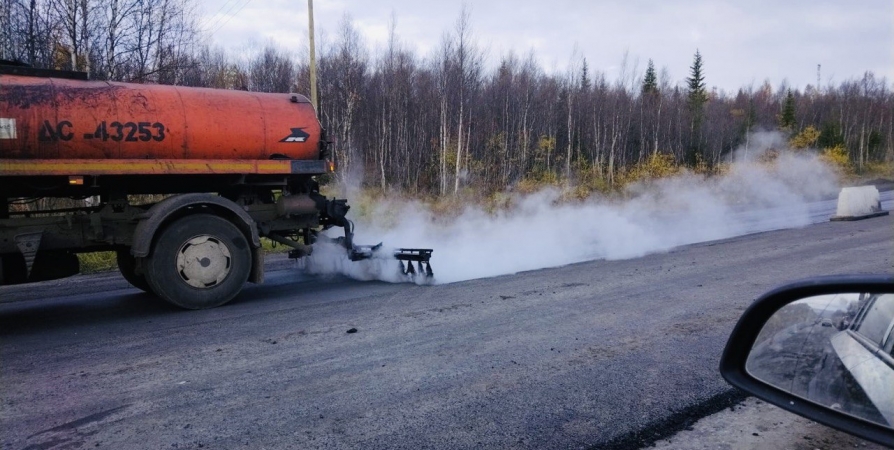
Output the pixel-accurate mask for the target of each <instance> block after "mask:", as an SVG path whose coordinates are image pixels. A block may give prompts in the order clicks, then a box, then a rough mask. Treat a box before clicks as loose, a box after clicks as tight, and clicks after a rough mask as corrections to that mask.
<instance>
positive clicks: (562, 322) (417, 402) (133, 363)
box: [0, 207, 894, 449]
mask: <svg viewBox="0 0 894 450" xmlns="http://www.w3.org/2000/svg"><path fill="white" fill-rule="evenodd" d="M887 209H890V207H888V208H887ZM435 255H437V253H435ZM532 257H536V255H532ZM892 258H894V216H887V217H880V218H874V219H870V220H864V221H857V222H823V223H819V224H816V225H811V226H808V227H805V228H800V229H789V230H778V231H771V232H765V233H759V234H753V235H749V236H742V237H737V238H732V239H727V240H723V241H716V242H710V243H703V244H696V245H690V246H686V247H681V248H678V249H675V250H673V251H670V252H667V253H661V254H653V255H649V256H646V257H643V258H638V259H633V260H624V261H592V262H586V263H580V264H574V265H570V266H566V267H561V268H554V269H544V270H537V271H532V272H525V273H520V274H517V275H510V276H502V277H496V278H489V279H479V280H472V281H466V282H461V283H454V284H447V285H436V286H415V285H409V284H404V285H395V284H386V283H379V282H357V281H352V280H346V279H343V278H335V279H318V278H311V277H307V276H304V275H301V274H298V273H296V271H294V270H279V271H274V272H270V273H268V280H267V283H266V284H264V285H259V286H251V285H250V286H248V287H247V288H246V289H245V290H244V291H243V293H242V294H241V295H240V296H239V297H238V298H237V299H236V300H235V301H233V302H232V303H230V304H228V305H226V306H224V307H221V308H217V309H213V310H207V311H188V312H184V311H179V310H176V309H174V308H172V307H169V306H167V305H165V304H163V303H161V302H159V301H156V300H155V299H153V298H152V297H150V296H148V295H146V294H143V293H141V292H139V291H137V290H136V289H132V288H128V287H127V285H126V283H125V282H124V281H123V280H122V279H121V278H120V277H119V276H117V274H105V275H98V276H85V277H75V278H72V279H69V280H65V281H57V282H48V283H42V284H40V285H31V286H27V287H25V286H12V287H7V288H2V289H0V297H3V303H2V304H0V393H2V404H0V429H2V430H3V431H2V438H0V439H2V448H3V449H7V448H8V449H54V448H60V449H61V448H93V447H103V448H199V447H204V448H296V449H310V448H413V449H415V448H445V449H453V448H636V447H638V446H641V445H643V444H645V443H648V442H651V440H654V439H655V438H659V437H664V436H667V435H668V434H669V433H671V432H673V431H675V430H676V429H679V428H680V427H681V425H680V424H681V423H682V424H684V425H682V426H685V424H686V423H689V422H691V421H692V420H693V419H696V418H698V417H700V416H704V415H707V414H711V413H713V412H715V411H716V410H717V409H719V408H722V407H723V406H724V405H725V404H726V403H724V402H729V401H735V400H737V399H739V398H741V397H740V396H738V394H736V393H734V391H733V390H732V388H730V387H729V385H727V384H726V383H725V382H724V381H723V380H722V378H721V377H720V375H719V374H718V372H717V365H718V359H719V357H720V353H721V351H722V348H723V346H724V344H725V343H726V338H727V337H728V335H729V332H730V331H731V329H732V327H733V325H734V323H735V322H736V320H737V319H738V317H739V315H740V314H741V312H742V311H743V310H744V309H745V308H746V307H747V306H748V305H749V304H750V303H751V302H752V301H753V300H754V299H755V298H756V297H758V296H759V295H760V294H762V293H763V292H765V291H767V290H769V289H770V288H772V287H775V286H777V285H779V284H782V283H785V282H786V281H790V280H794V279H799V278H805V277H809V276H814V275H826V274H843V273H891V272H892V264H894V261H892ZM435 269H437V265H435ZM38 299H39V300H38ZM352 329H354V330H356V332H349V330H352ZM675 427H676V428H675Z"/></svg>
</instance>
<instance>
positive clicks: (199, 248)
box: [177, 235, 232, 288]
mask: <svg viewBox="0 0 894 450" xmlns="http://www.w3.org/2000/svg"><path fill="white" fill-rule="evenodd" d="M231 263H232V258H231V256H230V249H228V248H227V246H226V245H224V244H223V242H221V241H220V240H219V239H217V238H215V237H214V236H209V235H201V236H196V237H194V238H192V239H190V240H188V241H186V242H185V243H184V244H183V245H182V246H180V250H179V251H178V252H177V272H178V273H179V274H180V278H182V279H183V281H185V282H186V283H187V284H189V285H190V286H193V287H197V288H210V287H212V286H215V285H217V284H219V283H221V282H222V281H223V280H224V279H225V278H226V277H227V275H228V274H229V273H230V266H231Z"/></svg>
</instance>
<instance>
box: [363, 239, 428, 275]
mask: <svg viewBox="0 0 894 450" xmlns="http://www.w3.org/2000/svg"><path fill="white" fill-rule="evenodd" d="M381 248H382V244H381V243H379V244H377V245H354V246H353V248H352V249H351V253H350V257H351V261H362V260H364V259H370V258H373V256H374V254H375V253H376V252H377V251H379V250H380V249H381ZM433 251H434V250H432V249H430V248H399V249H396V250H394V253H393V256H394V259H396V260H398V261H400V262H401V263H400V267H401V273H403V274H404V275H415V274H417V273H419V274H424V275H425V276H426V277H429V278H431V277H433V276H434V272H433V271H432V269H431V262H430V260H431V254H432V252H433ZM404 261H406V266H404ZM414 262H415V263H416V267H415V268H414V267H413V263H414Z"/></svg>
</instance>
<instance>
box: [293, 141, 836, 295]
mask: <svg viewBox="0 0 894 450" xmlns="http://www.w3.org/2000/svg"><path fill="white" fill-rule="evenodd" d="M749 140H750V148H749V149H748V156H747V159H746V158H745V157H740V156H739V155H744V148H743V149H739V150H737V151H736V152H734V155H735V158H736V162H734V163H733V164H732V165H731V168H730V170H729V172H728V173H726V174H725V175H722V176H715V177H711V178H705V177H701V176H697V175H693V174H683V175H679V176H675V177H671V178H664V179H658V180H652V181H649V182H645V183H640V184H636V185H633V186H630V187H629V188H628V189H627V191H626V192H625V195H624V196H623V197H624V198H625V199H624V200H607V199H595V198H594V199H591V200H587V201H583V202H574V203H567V202H558V201H557V200H558V199H559V196H560V192H559V191H557V190H544V191H541V192H538V193H536V194H533V195H527V196H517V197H515V198H513V199H512V200H513V201H512V204H513V205H514V207H512V208H510V209H508V210H506V211H501V212H497V213H489V212H486V211H485V210H484V209H483V208H481V207H479V206H478V205H474V204H472V205H468V206H467V207H466V208H465V209H464V210H463V211H462V213H460V214H459V215H457V216H455V217H452V218H450V219H449V220H445V219H444V218H442V217H436V216H435V214H434V213H432V212H431V211H430V210H429V209H428V208H427V207H426V206H425V205H424V204H422V203H419V202H414V201H396V200H395V201H383V202H380V203H378V204H376V205H374V206H373V208H374V210H373V211H371V213H370V214H368V215H366V216H364V218H363V219H362V220H357V222H356V236H355V242H360V243H363V242H365V243H373V244H374V243H378V242H385V243H386V245H390V246H393V247H397V246H400V247H410V248H432V249H434V253H433V255H432V261H431V262H432V267H433V269H434V273H435V282H437V283H450V282H456V281H462V280H468V279H474V278H484V277H491V276H497V275H504V274H511V273H516V272H520V271H524V270H532V269H540V268H546V267H556V266H562V265H566V264H571V263H575V262H581V261H587V260H594V259H625V258H636V257H640V256H643V255H646V254H648V253H654V252H661V251H667V250H669V249H671V248H674V247H677V246H680V245H685V244H692V243H697V242H705V241H711V240H716V239H723V238H728V237H733V236H738V235H743V234H748V233H755V232H760V231H767V230H773V229H781V228H793V227H802V226H806V225H809V224H810V223H811V219H810V215H809V211H808V204H809V203H810V202H812V201H817V200H821V199H827V198H830V197H834V195H835V194H836V193H837V192H838V188H839V183H838V179H837V176H836V174H835V172H834V171H833V170H832V169H831V168H829V167H828V166H827V165H826V164H824V163H823V162H822V161H821V160H820V159H819V158H818V157H817V156H816V155H815V154H813V153H810V152H798V153H794V152H788V151H786V152H782V153H781V154H780V156H779V157H777V158H776V159H775V160H773V161H772V162H769V163H767V162H764V163H758V162H756V161H757V160H758V157H759V156H760V155H761V154H763V153H764V152H765V151H766V150H767V149H768V148H769V147H770V146H772V147H773V148H775V149H778V150H783V149H782V148H781V145H784V142H785V140H784V139H782V138H781V137H780V136H779V135H778V134H777V133H757V134H755V135H753V136H752V137H751V138H750V139H749ZM333 231H336V230H333ZM304 265H305V268H306V270H307V271H309V272H311V273H341V274H345V275H348V276H350V277H353V278H356V279H361V280H371V279H380V280H384V281H391V282H395V281H405V279H404V278H401V277H400V276H399V269H398V267H397V261H394V260H387V259H379V260H373V261H364V262H359V263H358V262H351V261H349V260H348V259H347V258H346V257H345V256H344V251H343V250H340V249H337V248H331V249H330V248H326V247H322V248H321V247H320V246H317V248H316V249H315V251H314V254H313V255H312V256H311V257H310V258H309V259H308V260H307V261H306V263H305V264H304Z"/></svg>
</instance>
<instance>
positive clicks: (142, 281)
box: [115, 249, 153, 294]
mask: <svg viewBox="0 0 894 450" xmlns="http://www.w3.org/2000/svg"><path fill="white" fill-rule="evenodd" d="M115 257H116V258H115V259H117V260H118V271H119V272H121V276H122V277H124V279H125V280H127V282H128V283H130V285H131V286H133V287H135V288H137V289H139V290H141V291H143V292H148V293H150V294H152V293H153V292H152V288H151V287H149V282H148V281H146V277H145V276H143V275H142V274H139V275H137V273H136V268H137V260H136V258H134V257H133V255H131V254H130V249H127V250H118V251H116V252H115Z"/></svg>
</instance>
